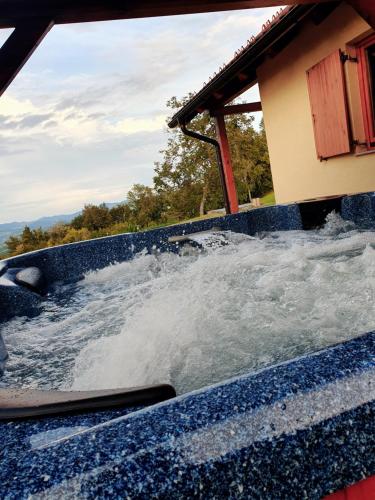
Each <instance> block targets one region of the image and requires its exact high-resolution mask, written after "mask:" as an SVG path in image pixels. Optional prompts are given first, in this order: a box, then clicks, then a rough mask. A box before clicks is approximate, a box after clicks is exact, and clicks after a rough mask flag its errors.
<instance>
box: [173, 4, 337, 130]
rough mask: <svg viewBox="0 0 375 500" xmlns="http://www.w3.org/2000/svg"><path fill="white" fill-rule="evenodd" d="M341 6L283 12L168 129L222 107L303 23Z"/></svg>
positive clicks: (250, 82) (249, 83)
mask: <svg viewBox="0 0 375 500" xmlns="http://www.w3.org/2000/svg"><path fill="white" fill-rule="evenodd" d="M340 3H341V2H337V1H334V2H327V3H323V4H313V5H311V4H310V5H296V6H290V7H287V8H286V9H284V10H283V11H282V12H281V13H279V14H278V15H277V16H274V18H273V19H272V20H270V21H269V22H268V23H266V24H265V25H263V28H262V31H261V33H260V34H259V35H258V36H256V37H253V38H251V39H250V40H249V41H248V44H247V45H246V46H245V47H242V48H241V49H240V50H239V51H237V52H236V54H235V55H234V58H233V59H232V60H231V61H230V62H229V63H228V64H226V65H225V66H224V67H223V68H221V69H220V71H219V72H218V73H217V74H215V75H214V76H213V78H212V79H210V81H209V82H208V83H207V84H205V85H204V87H203V88H202V89H201V90H200V91H199V92H198V93H197V94H195V95H194V96H193V97H192V98H191V99H190V100H189V101H188V102H187V103H186V104H185V105H184V106H183V107H182V108H181V109H180V110H179V111H178V112H177V113H176V114H175V115H174V116H173V117H172V119H171V120H170V122H169V124H168V125H169V127H171V128H174V127H176V126H177V125H179V124H180V125H181V124H185V125H186V124H188V123H189V122H190V121H191V120H192V119H193V118H194V117H195V116H196V115H197V114H199V113H202V112H204V111H207V110H208V111H212V110H215V109H217V108H220V107H223V106H225V104H227V103H229V102H231V101H233V99H235V98H236V97H237V96H238V95H240V94H242V93H243V92H245V91H246V90H247V89H249V88H250V87H252V86H253V85H254V84H255V83H256V81H257V74H256V71H257V68H258V67H259V66H260V65H261V64H262V63H263V62H264V60H265V59H266V58H267V57H273V56H275V55H276V54H277V53H278V52H280V51H281V50H282V49H283V48H284V47H285V46H286V45H288V44H289V43H290V42H291V41H292V40H293V39H294V38H295V36H296V35H297V34H298V33H299V32H300V30H301V28H302V25H303V21H305V20H307V19H309V20H312V21H313V22H314V23H315V24H319V23H321V22H322V21H323V20H324V19H325V18H326V17H327V16H328V15H329V14H331V12H332V11H333V10H334V9H335V8H336V7H337V6H338V5H339V4H340Z"/></svg>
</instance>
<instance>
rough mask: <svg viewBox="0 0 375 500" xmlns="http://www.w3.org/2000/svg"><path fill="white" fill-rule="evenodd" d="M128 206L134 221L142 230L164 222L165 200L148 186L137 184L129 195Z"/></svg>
mask: <svg viewBox="0 0 375 500" xmlns="http://www.w3.org/2000/svg"><path fill="white" fill-rule="evenodd" d="M128 206H129V209H130V211H131V214H132V218H133V220H134V221H135V222H136V224H137V225H138V226H139V227H140V228H144V227H148V226H149V225H150V224H151V223H155V222H160V221H162V218H163V217H162V214H163V211H164V202H163V199H162V198H161V197H160V196H159V195H158V194H157V193H156V192H155V191H154V190H153V189H152V188H150V187H148V186H144V185H143V184H135V185H134V186H133V188H132V189H131V191H129V193H128Z"/></svg>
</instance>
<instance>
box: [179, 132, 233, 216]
mask: <svg viewBox="0 0 375 500" xmlns="http://www.w3.org/2000/svg"><path fill="white" fill-rule="evenodd" d="M179 125H180V129H181V131H182V133H183V134H185V135H187V136H188V137H192V138H193V139H197V140H198V141H202V142H205V143H207V144H211V145H212V146H214V147H215V152H216V161H217V165H218V167H219V174H220V183H221V187H222V189H223V195H224V204H225V211H226V213H227V214H229V213H230V205H229V196H228V191H227V185H226V183H225V176H224V166H223V159H222V157H221V150H220V145H219V143H218V141H217V140H216V139H212V138H211V137H208V136H207V135H202V134H198V133H197V132H193V130H188V129H187V128H186V125H185V123H181V124H179Z"/></svg>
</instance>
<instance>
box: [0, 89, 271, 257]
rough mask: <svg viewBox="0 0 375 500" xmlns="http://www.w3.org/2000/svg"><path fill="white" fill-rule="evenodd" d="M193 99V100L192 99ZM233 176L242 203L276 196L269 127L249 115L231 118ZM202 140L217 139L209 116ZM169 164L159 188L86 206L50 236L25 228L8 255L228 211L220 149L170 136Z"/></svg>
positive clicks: (200, 121) (196, 123)
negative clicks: (122, 199) (273, 193)
mask: <svg viewBox="0 0 375 500" xmlns="http://www.w3.org/2000/svg"><path fill="white" fill-rule="evenodd" d="M189 98H190V96H188V98H187V99H189ZM182 104H183V102H181V101H178V100H177V99H176V98H175V97H173V98H172V99H170V100H169V101H168V103H167V105H168V107H169V108H170V109H171V111H172V112H174V111H175V110H176V109H177V108H180V107H181V106H182ZM226 126H227V132H228V138H229V143H230V145H231V155H232V162H233V171H234V176H235V180H236V185H237V192H238V198H239V202H240V203H246V202H248V201H250V200H251V196H254V197H262V196H263V195H265V194H266V193H268V192H269V191H272V178H271V171H270V164H269V157H268V150H267V142H266V136H265V132H264V127H263V123H262V124H261V127H260V130H259V131H257V130H256V129H255V128H254V126H253V118H252V117H251V116H248V115H246V114H242V115H231V116H228V117H227V118H226ZM190 128H191V129H192V130H194V131H196V132H199V133H200V134H204V135H208V136H211V137H215V129H214V125H213V122H212V120H211V119H210V117H209V116H208V114H201V115H199V116H198V117H196V118H195V119H194V120H193V121H192V123H191V124H190ZM169 134H170V136H169V139H168V143H167V147H166V149H165V150H163V151H161V153H162V155H163V160H162V161H161V162H157V163H155V176H154V186H153V187H149V186H144V185H142V184H135V185H134V186H133V188H132V189H131V190H130V191H129V193H128V195H127V197H128V202H127V203H124V204H120V205H117V206H115V207H113V208H111V209H109V208H108V207H107V206H106V205H105V204H101V205H85V207H84V209H83V210H82V213H81V214H80V215H78V216H77V217H75V218H74V219H73V220H72V221H71V223H70V224H63V223H59V224H55V225H54V226H53V227H51V228H50V229H49V230H48V231H43V230H42V229H34V230H31V229H30V228H29V227H27V226H26V227H25V228H24V230H23V232H22V234H21V235H19V236H11V237H10V238H8V240H7V241H6V242H5V246H6V249H7V254H8V255H9V256H11V255H17V254H20V253H24V252H29V251H32V250H37V249H39V248H44V247H51V246H55V245H60V244H65V243H73V242H76V241H82V240H87V239H90V238H98V237H101V236H108V235H113V234H120V233H126V232H134V231H138V230H142V229H149V228H152V227H156V226H162V225H166V224H168V223H175V222H178V221H181V220H184V219H191V218H194V217H197V216H198V215H201V216H202V215H204V214H205V213H206V212H207V211H208V210H211V209H215V208H219V207H222V206H223V204H224V202H223V196H222V189H221V185H220V177H219V172H218V168H217V162H216V155H215V150H214V148H213V147H212V146H211V145H209V144H205V143H203V142H201V141H198V140H196V139H192V138H190V137H187V136H186V135H184V134H183V133H182V132H181V131H180V130H179V129H176V130H173V131H170V132H169Z"/></svg>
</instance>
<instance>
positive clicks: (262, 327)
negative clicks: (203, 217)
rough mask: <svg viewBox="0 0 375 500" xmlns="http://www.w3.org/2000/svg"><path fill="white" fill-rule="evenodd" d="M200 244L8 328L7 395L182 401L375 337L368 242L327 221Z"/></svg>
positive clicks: (95, 283) (98, 278)
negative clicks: (159, 396)
mask: <svg viewBox="0 0 375 500" xmlns="http://www.w3.org/2000/svg"><path fill="white" fill-rule="evenodd" d="M197 241H199V243H200V244H201V245H203V246H204V247H205V252H203V253H202V251H200V250H195V251H193V252H192V251H190V252H187V253H185V255H184V256H183V257H180V256H177V255H174V254H155V255H146V254H142V255H139V256H137V257H136V258H135V259H134V260H133V261H131V262H125V263H122V264H117V265H114V266H110V267H108V268H106V269H103V270H101V271H98V272H94V273H89V274H88V275H87V276H86V277H85V279H84V280H83V281H82V282H80V283H79V285H78V289H77V290H76V292H75V294H74V295H72V297H71V299H70V300H69V301H68V303H67V306H66V308H65V309H64V310H63V311H61V310H59V309H58V308H57V307H55V309H54V308H53V307H52V306H51V308H52V310H50V311H46V312H44V313H43V314H42V315H41V316H39V317H38V318H36V319H33V320H29V321H25V320H22V319H17V320H14V321H12V322H10V323H8V325H7V326H6V328H5V331H4V336H5V338H6V341H7V342H8V345H9V344H10V351H11V352H10V356H11V358H10V359H11V361H10V368H11V369H13V372H12V373H11V374H7V375H6V377H5V380H7V383H9V380H11V381H13V382H14V381H15V382H16V383H18V384H22V385H25V384H26V385H29V386H57V387H64V388H67V387H72V388H74V389H94V388H95V389H97V388H110V387H129V386H136V385H145V384H153V383H161V382H169V383H172V384H173V385H174V386H175V387H176V388H177V390H178V392H179V393H182V392H186V391H188V390H192V389H196V388H199V387H202V386H204V385H207V384H211V383H214V382H218V381H220V380H224V379H226V378H228V377H231V376H234V375H237V374H242V373H246V372H248V371H251V370H256V369H259V368H262V367H264V366H267V365H269V364H272V363H275V362H280V361H284V360H286V359H290V358H293V357H295V356H299V355H302V354H305V353H308V352H312V351H314V350H317V349H319V348H321V347H324V346H327V345H329V344H332V343H336V342H338V341H341V340H345V339H349V338H351V337H353V336H356V335H359V334H361V333H363V332H366V331H371V330H373V329H374V328H375V308H374V298H375V250H374V246H375V233H374V232H359V231H358V230H356V229H355V228H354V227H353V225H351V224H348V223H345V222H343V221H342V220H341V219H340V218H339V217H337V216H335V217H333V216H331V217H330V220H329V221H328V224H327V225H326V226H325V228H324V229H322V230H320V231H312V232H303V231H291V232H278V233H272V234H263V235H259V237H257V238H251V237H248V236H245V235H238V234H236V233H230V232H225V233H215V234H214V235H212V236H208V235H204V237H202V238H199V237H198V238H197ZM52 303H53V301H52ZM56 314H58V315H59V316H58V317H57V318H56ZM12 350H13V351H18V352H19V353H20V355H19V356H18V359H16V361H14V352H13V354H12ZM27 351H28V354H26V352H27ZM42 351H43V353H42ZM38 352H39V354H40V356H41V357H42V358H43V363H44V365H43V366H42V367H40V366H38V362H39V363H40V362H41V361H40V358H39V360H38V359H36V358H35V355H36V353H38ZM46 353H47V356H46ZM16 354H17V352H16ZM12 357H13V362H12ZM25 357H26V358H27V360H28V361H27V360H26V361H25ZM49 357H50V359H48V358H49ZM16 358H17V355H16ZM12 363H13V364H12ZM25 367H26V368H25ZM12 377H13V378H12Z"/></svg>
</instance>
